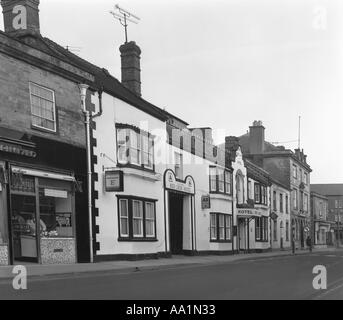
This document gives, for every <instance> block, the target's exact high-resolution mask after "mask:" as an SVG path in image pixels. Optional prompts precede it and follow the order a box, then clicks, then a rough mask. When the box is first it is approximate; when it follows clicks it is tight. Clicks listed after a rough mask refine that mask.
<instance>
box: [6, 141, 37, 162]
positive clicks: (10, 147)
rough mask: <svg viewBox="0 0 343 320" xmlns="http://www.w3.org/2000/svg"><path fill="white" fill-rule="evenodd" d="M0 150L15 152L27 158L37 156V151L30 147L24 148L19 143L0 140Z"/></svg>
mask: <svg viewBox="0 0 343 320" xmlns="http://www.w3.org/2000/svg"><path fill="white" fill-rule="evenodd" d="M0 151H2V152H6V153H12V154H17V155H20V156H25V157H29V158H36V157H37V153H36V152H35V151H33V150H31V149H28V148H25V147H23V146H21V145H16V144H13V143H9V142H6V141H1V140H0Z"/></svg>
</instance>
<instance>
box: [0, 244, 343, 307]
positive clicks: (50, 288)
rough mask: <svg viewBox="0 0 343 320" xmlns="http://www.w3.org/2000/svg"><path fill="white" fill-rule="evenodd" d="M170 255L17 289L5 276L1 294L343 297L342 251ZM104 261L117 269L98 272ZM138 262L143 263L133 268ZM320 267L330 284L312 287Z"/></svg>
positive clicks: (46, 296)
mask: <svg viewBox="0 0 343 320" xmlns="http://www.w3.org/2000/svg"><path fill="white" fill-rule="evenodd" d="M174 259H175V260H176V261H175V263H174V264H173V263H171V262H173V261H174ZM168 260H169V263H164V264H162V262H163V261H164V259H160V260H157V261H154V262H155V264H153V263H152V262H153V261H132V262H125V264H123V265H122V267H123V266H130V267H129V268H126V269H125V268H121V269H120V267H118V269H113V266H114V265H115V264H118V262H115V263H113V265H112V264H108V263H105V264H97V266H98V268H97V269H92V270H94V271H91V272H86V271H84V272H81V273H69V274H62V273H61V274H55V275H46V276H39V277H31V278H30V279H28V280H27V288H26V289H25V290H16V289H15V288H14V286H13V283H12V281H11V280H9V279H3V280H0V299H1V300H8V299H12V300H13V299H15V300H26V299H30V300H41V299H44V300H60V299H64V300H70V299H72V300H75V299H78V300H89V299H102V300H145V301H151V302H144V305H147V306H149V305H154V304H155V303H156V300H169V301H175V300H237V299H248V300H249V299H254V300H255V299H257V300H266V299H268V300H281V299H282V300H285V299H296V300H302V299H304V300H325V299H330V300H332V299H337V300H342V299H343V250H334V249H330V250H325V251H323V250H314V251H313V252H312V253H309V252H298V253H297V254H296V255H291V254H290V253H289V252H282V253H281V254H275V253H274V254H273V253H267V254H252V255H251V254H249V255H245V257H244V256H239V257H223V256H211V257H186V258H184V259H182V257H175V258H173V259H168ZM156 262H158V264H156ZM176 262H177V263H176ZM123 263H124V262H123ZM181 263H182V264H181ZM99 266H102V269H104V266H108V267H111V266H112V268H110V269H106V270H107V271H106V270H105V271H99ZM136 266H139V267H140V268H138V269H131V268H132V267H136ZM318 266H322V267H321V268H323V267H325V270H326V274H327V277H326V281H325V280H323V279H322V281H324V283H327V288H319V289H318V288H317V289H316V288H315V287H314V286H313V283H317V282H316V278H317V273H316V272H315V271H314V270H315V267H318ZM60 270H61V271H65V270H63V269H60ZM85 270H86V269H85ZM111 270H112V271H111ZM55 272H56V271H55ZM76 272H79V268H77V269H76ZM173 303H174V302H173ZM187 304H188V302H187Z"/></svg>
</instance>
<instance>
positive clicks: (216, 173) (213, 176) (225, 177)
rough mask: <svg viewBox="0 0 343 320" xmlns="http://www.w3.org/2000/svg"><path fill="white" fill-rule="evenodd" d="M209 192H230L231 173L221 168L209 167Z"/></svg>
mask: <svg viewBox="0 0 343 320" xmlns="http://www.w3.org/2000/svg"><path fill="white" fill-rule="evenodd" d="M209 170H210V192H213V193H225V194H231V191H232V190H231V185H232V175H231V172H230V171H227V170H224V169H223V168H218V167H210V169H209Z"/></svg>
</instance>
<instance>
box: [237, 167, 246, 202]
mask: <svg viewBox="0 0 343 320" xmlns="http://www.w3.org/2000/svg"><path fill="white" fill-rule="evenodd" d="M236 196H237V203H238V204H242V203H244V176H243V173H242V172H241V171H240V170H238V172H237V174H236Z"/></svg>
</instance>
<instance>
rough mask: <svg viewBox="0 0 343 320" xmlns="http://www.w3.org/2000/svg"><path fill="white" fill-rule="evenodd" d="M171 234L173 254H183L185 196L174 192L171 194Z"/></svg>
mask: <svg viewBox="0 0 343 320" xmlns="http://www.w3.org/2000/svg"><path fill="white" fill-rule="evenodd" d="M169 234H170V251H171V253H172V254H181V253H183V196H182V195H180V194H177V193H173V192H169Z"/></svg>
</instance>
